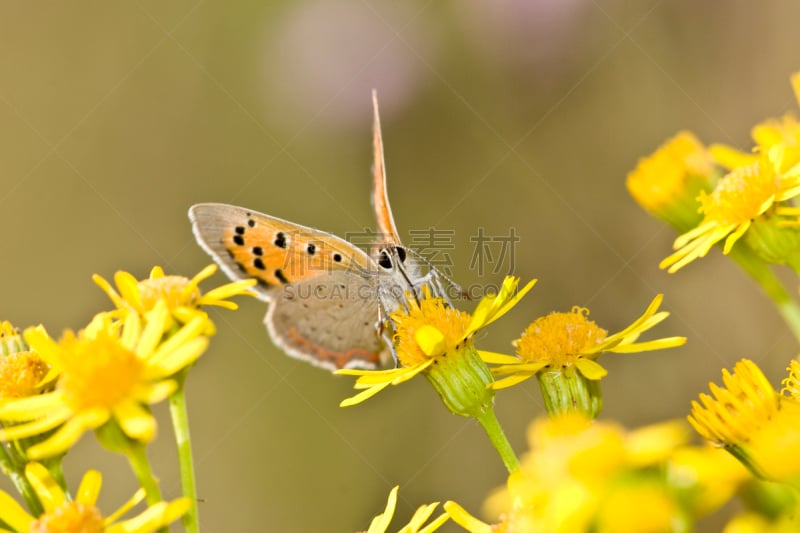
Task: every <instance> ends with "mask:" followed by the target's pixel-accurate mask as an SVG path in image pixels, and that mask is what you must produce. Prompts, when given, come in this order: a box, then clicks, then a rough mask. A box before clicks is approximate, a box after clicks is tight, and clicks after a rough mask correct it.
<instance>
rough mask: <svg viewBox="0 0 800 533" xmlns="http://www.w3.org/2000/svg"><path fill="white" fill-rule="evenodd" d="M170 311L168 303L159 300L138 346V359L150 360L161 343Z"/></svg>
mask: <svg viewBox="0 0 800 533" xmlns="http://www.w3.org/2000/svg"><path fill="white" fill-rule="evenodd" d="M168 318H169V310H168V309H167V302H165V301H164V300H158V301H157V302H156V304H155V305H154V306H153V309H151V310H150V311H149V312H148V314H147V325H146V326H145V327H144V330H143V331H142V334H141V336H139V342H138V343H137V344H136V350H135V351H136V357H138V358H139V359H146V358H149V357H150V355H151V354H152V353H153V351H154V350H155V349H156V346H158V344H159V343H160V342H161V337H162V336H163V335H164V330H165V329H166V328H167V324H168ZM162 346H163V345H162Z"/></svg>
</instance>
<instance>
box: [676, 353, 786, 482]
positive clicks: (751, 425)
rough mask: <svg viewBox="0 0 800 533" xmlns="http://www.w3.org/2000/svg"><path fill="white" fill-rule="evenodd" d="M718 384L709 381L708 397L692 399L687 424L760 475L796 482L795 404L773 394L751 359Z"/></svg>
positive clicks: (736, 367)
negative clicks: (690, 412)
mask: <svg viewBox="0 0 800 533" xmlns="http://www.w3.org/2000/svg"><path fill="white" fill-rule="evenodd" d="M722 381H723V384H724V387H719V386H717V385H715V384H713V383H711V384H709V386H710V388H711V393H712V394H713V396H714V397H713V398H712V397H711V396H709V395H707V394H701V395H700V402H697V401H693V402H692V414H691V415H690V416H689V422H690V423H691V424H692V426H693V427H694V428H695V429H696V430H697V432H698V433H700V435H702V436H703V437H704V438H706V439H708V440H709V441H711V442H712V443H714V444H716V445H718V446H724V447H725V448H726V449H727V450H728V451H729V452H730V453H731V454H733V455H734V457H736V458H737V459H739V460H740V461H742V463H744V464H745V465H746V466H747V467H748V468H750V469H751V470H752V471H753V473H755V474H756V475H758V476H759V477H762V478H764V479H768V480H772V481H780V482H788V483H797V482H798V481H800V455H798V454H797V450H798V449H800V402H798V401H796V400H795V399H793V398H791V397H786V396H781V395H779V394H778V393H777V392H776V391H775V390H774V389H773V388H772V386H771V385H770V383H769V381H767V378H766V377H765V376H764V374H763V373H762V372H761V370H760V369H759V368H758V366H756V364H755V363H753V362H752V361H749V360H747V359H743V360H741V361H739V362H738V363H736V365H735V366H734V369H733V373H730V372H728V371H727V370H723V372H722Z"/></svg>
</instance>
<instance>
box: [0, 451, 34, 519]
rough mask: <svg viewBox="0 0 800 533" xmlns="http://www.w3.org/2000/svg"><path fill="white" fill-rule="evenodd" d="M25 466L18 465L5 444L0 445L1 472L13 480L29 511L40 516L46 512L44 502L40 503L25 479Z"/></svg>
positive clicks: (29, 483)
mask: <svg viewBox="0 0 800 533" xmlns="http://www.w3.org/2000/svg"><path fill="white" fill-rule="evenodd" d="M24 469H25V465H20V464H17V462H15V461H13V460H12V459H11V455H9V453H8V450H7V449H6V445H5V444H0V470H2V471H3V473H4V474H5V475H7V476H8V477H9V479H11V482H12V483H13V484H14V486H15V487H16V488H17V491H18V492H19V493H20V495H21V496H22V498H23V499H24V500H25V504H26V505H27V506H28V511H30V513H31V514H32V515H33V516H39V515H41V514H42V513H43V512H44V507H43V506H42V502H40V501H39V496H38V495H37V494H36V491H35V490H33V486H32V485H31V482H30V481H28V478H27V477H25V470H24Z"/></svg>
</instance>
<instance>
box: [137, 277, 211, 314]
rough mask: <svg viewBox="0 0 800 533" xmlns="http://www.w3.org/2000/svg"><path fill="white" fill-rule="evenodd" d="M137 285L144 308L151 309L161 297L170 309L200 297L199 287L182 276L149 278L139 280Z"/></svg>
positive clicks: (192, 301) (190, 302)
mask: <svg viewBox="0 0 800 533" xmlns="http://www.w3.org/2000/svg"><path fill="white" fill-rule="evenodd" d="M137 287H138V289H139V295H140V297H141V299H142V306H144V308H145V309H152V308H153V306H155V304H156V302H157V301H158V300H160V299H162V298H163V299H164V300H166V302H167V306H168V307H169V308H170V309H175V308H176V307H181V306H184V305H192V304H193V303H194V301H195V300H196V299H197V298H199V297H200V289H198V288H197V286H196V285H192V282H191V280H190V279H189V278H187V277H184V276H163V277H160V278H150V279H146V280H143V281H140V282H139V284H138V285H137Z"/></svg>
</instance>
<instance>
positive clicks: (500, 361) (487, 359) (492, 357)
mask: <svg viewBox="0 0 800 533" xmlns="http://www.w3.org/2000/svg"><path fill="white" fill-rule="evenodd" d="M478 355H480V356H481V359H483V362H484V363H489V364H493V365H513V364H517V363H519V361H520V359H519V357H516V356H514V355H506V354H504V353H497V352H486V351H483V350H478Z"/></svg>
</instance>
